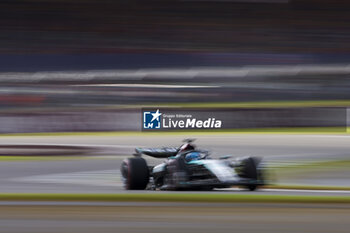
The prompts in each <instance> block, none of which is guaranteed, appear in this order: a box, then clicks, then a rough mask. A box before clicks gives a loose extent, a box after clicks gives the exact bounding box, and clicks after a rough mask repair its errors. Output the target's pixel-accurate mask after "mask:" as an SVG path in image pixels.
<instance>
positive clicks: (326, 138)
mask: <svg viewBox="0 0 350 233" xmlns="http://www.w3.org/2000/svg"><path fill="white" fill-rule="evenodd" d="M184 137H195V138H198V140H197V144H198V146H200V147H202V148H206V149H209V150H211V151H213V152H215V153H214V154H213V156H214V157H215V156H218V155H225V154H233V155H237V156H244V155H255V156H262V157H264V159H265V160H266V161H267V163H286V162H292V163H299V162H303V161H319V160H329V159H338V160H339V159H340V160H349V158H350V156H349V148H350V137H349V136H347V135H279V134H278V135H277V134H276V135H275V134H260V135H252V134H241V135H240V134H212V135H186V136H182V135H167V134H166V135H162V134H159V135H152V134H147V133H145V134H143V135H141V136H135V135H133V136H132V135H129V136H122V135H116V136H47V137H42V136H31V137H30V136H18V137H17V136H16V137H1V144H4V145H5V144H7V145H8V144H30V145H33V144H36V145H38V144H45V145H47V144H59V145H67V144H68V145H79V146H90V147H95V148H99V150H97V152H96V156H89V157H82V158H79V159H76V158H67V157H64V158H59V159H57V157H55V158H52V159H48V160H32V161H1V162H0V192H2V193H34V192H35V193H55V192H58V193H116V192H125V191H124V189H123V187H122V184H121V181H120V180H121V179H120V172H119V167H120V163H121V161H122V159H124V158H125V157H127V155H130V154H132V152H133V149H134V148H135V147H136V146H145V147H161V146H164V145H169V146H178V145H179V144H180V143H181V140H182V139H183V138H184ZM161 161H162V160H155V159H148V162H149V163H151V164H152V163H153V164H155V163H159V162H161ZM338 173H339V174H337V175H338V176H335V174H333V173H332V175H333V176H332V177H331V178H329V179H327V178H328V177H324V178H322V179H313V180H311V181H310V182H312V184H314V185H315V184H326V185H329V184H331V185H339V186H341V185H349V186H350V184H349V180H348V179H346V177H348V175H349V174H350V169H347V170H345V171H341V172H338ZM327 176H328V174H327ZM329 176H330V175H329ZM327 182H329V183H327ZM219 192H233V193H242V192H245V191H242V190H237V189H234V190H223V191H219ZM247 193H248V192H247ZM249 193H250V192H249ZM255 193H256V194H289V195H291V194H293V195H298V194H303V195H330V194H332V195H349V192H330V191H311V190H309V191H302V190H299V191H298V190H296V191H295V190H294V191H293V190H264V191H258V192H255Z"/></svg>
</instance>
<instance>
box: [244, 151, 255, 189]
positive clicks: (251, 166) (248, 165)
mask: <svg viewBox="0 0 350 233" xmlns="http://www.w3.org/2000/svg"><path fill="white" fill-rule="evenodd" d="M257 162H258V159H257V158H252V157H249V158H246V159H244V160H243V161H242V174H241V176H242V177H243V178H248V179H251V180H255V181H257V180H258V178H259V172H258V169H257V164H258V163H257ZM257 187H258V186H257V185H256V184H248V185H245V188H247V189H248V190H249V191H255V190H256V189H257Z"/></svg>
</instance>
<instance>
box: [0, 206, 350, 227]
mask: <svg viewBox="0 0 350 233" xmlns="http://www.w3.org/2000/svg"><path fill="white" fill-rule="evenodd" d="M0 204H1V206H0V208H1V210H2V211H1V212H0V225H1V229H0V232H33V233H34V232H35V233H40V232H45V233H50V232H60V233H65V232H76V233H79V232H170V233H171V232H257V231H258V232H318V233H319V232H348V229H349V227H350V223H349V221H348V220H349V218H350V211H349V206H344V205H342V206H340V205H324V204H318V205H307V204H303V205H301V204H299V205H296V204H293V205H288V204H200V203H197V204H191V203H112V204H111V203H54V202H53V203H32V204H30V203H29V204H28V203H26V204H23V203H19V204H12V203H6V202H5V203H0Z"/></svg>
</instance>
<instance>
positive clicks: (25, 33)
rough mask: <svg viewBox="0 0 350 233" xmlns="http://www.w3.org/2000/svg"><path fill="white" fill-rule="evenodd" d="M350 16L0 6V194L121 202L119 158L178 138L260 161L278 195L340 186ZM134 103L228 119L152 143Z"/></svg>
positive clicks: (122, 3) (328, 5) (168, 6)
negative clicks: (108, 196) (107, 196)
mask: <svg viewBox="0 0 350 233" xmlns="http://www.w3.org/2000/svg"><path fill="white" fill-rule="evenodd" d="M349 12H350V3H349V1H346V0H289V1H288V0H114V1H113V0H3V1H1V2H0V133H1V137H0V142H1V143H0V144H1V145H0V155H2V156H1V158H0V159H1V160H2V161H1V163H0V184H1V185H0V192H5V193H28V192H29V193H30V192H41V193H55V192H59V193H62V192H64V193H115V192H125V191H123V187H122V183H121V181H120V175H119V165H120V163H121V161H122V159H124V158H125V157H127V156H128V155H131V154H132V153H133V149H134V148H135V147H137V146H144V147H161V146H178V145H180V143H181V140H182V139H183V138H184V137H195V138H198V145H199V146H200V147H204V148H205V149H210V150H212V151H213V152H214V154H213V156H214V157H216V156H220V155H222V154H233V155H237V156H245V155H254V156H260V157H264V161H265V162H266V166H267V167H268V168H269V181H270V182H271V184H272V185H276V186H275V187H277V188H281V187H288V189H297V188H302V189H310V190H311V189H317V188H321V189H323V190H326V191H329V192H331V190H333V191H335V190H338V191H339V190H344V189H349V187H350V181H349V176H350V169H349V167H350V166H349V164H350V163H349V161H350V157H349V145H350V141H349V137H348V123H349V122H350V118H349V117H348V114H347V113H348V112H349V111H348V106H349V105H350V43H349V41H350V24H349V22H350V13H349ZM143 107H147V108H168V109H170V110H172V111H176V110H178V109H181V110H182V111H187V110H188V111H191V110H199V111H205V112H212V113H214V114H215V113H220V114H223V113H227V114H228V115H229V116H233V118H234V122H233V123H232V122H231V124H230V125H229V126H228V127H225V129H224V130H220V131H216V132H212V131H206V132H197V131H196V132H194V131H192V132H191V131H190V132H183V133H184V134H177V133H168V132H160V133H158V134H152V133H151V134H150V133H147V132H141V110H142V108H143ZM242 132H243V133H242ZM84 133H86V134H84ZM152 162H154V163H156V162H159V161H151V163H152ZM310 190H309V191H300V192H301V194H303V195H308V192H311V191H310ZM264 192H265V193H266V192H267V193H269V194H270V192H271V193H272V194H273V195H274V194H275V191H271V190H269V191H268V190H265V191H261V192H260V193H259V192H258V194H257V195H259V194H261V193H264ZM280 192H282V193H280ZM296 192H299V191H296ZM296 192H294V193H296ZM243 193H244V192H243ZM276 194H281V195H288V192H284V191H277V193H276ZM314 194H315V193H314ZM316 194H317V193H316ZM317 195H325V194H324V193H321V194H317ZM339 195H342V196H348V195H349V193H348V192H347V193H345V194H344V193H339ZM68 212H69V213H74V211H73V212H72V210H70V211H68ZM81 212H82V211H80V210H78V213H81ZM184 212H186V211H184ZM38 213H40V211H39V212H38ZM42 213H45V211H43V212H42ZM271 213H272V212H270V214H271ZM133 214H134V213H133ZM133 214H130V215H131V216H132V215H133ZM63 215H64V213H63ZM248 215H249V214H248ZM14 216H15V217H16V216H19V215H18V213H15V214H14ZM251 216H252V215H251ZM293 216H294V217H296V216H298V214H295V215H293ZM340 216H344V215H340ZM143 217H144V215H142V216H141V217H140V218H143ZM160 218H161V216H158V220H159V219H160ZM252 218H253V217H252ZM256 219H259V216H256ZM325 219H326V218H325ZM339 219H341V218H338V220H339ZM153 220H154V219H153ZM302 220H304V219H299V220H298V219H295V220H294V221H295V223H300V221H302ZM1 221H2V220H1V219H0V223H1V224H5V226H8V227H9V228H6V227H5V228H4V229H13V228H11V227H13V225H11V224H10V223H9V222H6V221H5V222H1ZM96 221H97V220H96ZM98 221H102V220H98ZM181 221H182V220H181ZM283 221H284V220H283ZM283 221H281V222H280V224H281V227H282V226H286V225H285V224H288V223H289V224H291V225H290V226H289V229H291V230H293V229H294V230H295V231H299V232H300V231H303V230H302V229H301V228H300V227H301V226H304V225H298V227H299V228H295V227H296V224H294V225H293V224H292V223H291V222H289V219H285V222H283ZM305 221H306V220H305ZM315 221H317V218H312V219H309V222H307V223H308V224H310V225H307V226H308V227H309V229H312V230H315V232H316V231H317V232H318V231H319V229H320V228H322V227H324V228H323V230H325V229H326V230H327V229H328V230H329V231H332V230H334V229H333V228H332V229H330V228H327V226H329V225H327V226H326V225H324V226H323V225H322V224H320V222H318V224H314V222H315ZM339 221H340V220H339ZM326 223H327V221H326V220H325V222H324V224H326ZM6 224H7V225H6ZM33 224H34V223H33ZM45 224H47V225H45ZM45 224H44V225H43V228H42V229H43V230H47V229H49V227H50V226H55V224H54V223H50V222H46V223H45ZM227 224H229V223H227ZM341 224H343V223H341ZM130 225H131V224H130V223H125V225H123V226H124V227H125V229H128V227H129V226H130ZM45 226H47V227H45ZM74 226H75V225H74ZM98 226H99V225H98V224H97V225H95V227H97V228H98ZM140 226H143V225H142V224H140ZM169 226H170V225H169V224H168V225H167V224H164V225H161V227H160V228H159V229H158V230H159V232H164V231H161V230H162V229H163V230H164V229H168V228H169ZM196 226H198V227H199V226H200V224H199V223H198V224H197V225H196ZM214 226H215V225H210V226H207V227H209V228H210V227H214ZM227 226H228V225H227ZM75 227H76V228H74V229H84V228H79V227H81V225H79V223H77V225H76V226H75ZM91 227H92V228H91V229H92V231H93V229H95V228H93V226H91ZM162 227H163V228H162ZM179 227H184V229H186V228H187V227H188V225H180V226H178V228H173V229H180V228H179ZM240 227H241V228H238V229H241V230H247V229H248V230H251V231H252V232H253V231H254V228H250V225H244V226H240ZM264 227H265V228H264V229H265V230H266V231H269V232H271V230H272V228H266V227H267V225H265V226H264ZM293 227H294V228H293ZM314 227H315V228H314ZM317 227H319V228H317ZM97 228H96V229H97ZM209 228H207V229H209ZM286 228H288V227H286ZM113 229H115V228H113V226H110V230H111V232H112V230H113ZM123 229H124V228H123ZM146 229H151V228H146ZM198 229H199V228H198ZM213 229H215V228H213ZM220 229H221V230H222V232H227V230H228V229H232V228H231V226H228V228H225V229H226V230H225V229H224V228H220ZM281 229H283V227H282V228H281ZM345 229H347V228H346V227H344V228H338V229H337V230H339V231H340V232H341V231H342V230H345ZM17 230H18V231H22V232H23V230H28V229H25V228H17ZM36 230H37V229H36ZM61 230H62V229H61ZM153 230H154V229H153ZM135 231H137V230H135ZM329 231H328V232H329ZM345 231H346V230H345ZM345 231H344V232H345ZM36 232H38V231H36ZM150 232H156V231H151V230H150Z"/></svg>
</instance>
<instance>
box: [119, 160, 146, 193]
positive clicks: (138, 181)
mask: <svg viewBox="0 0 350 233" xmlns="http://www.w3.org/2000/svg"><path fill="white" fill-rule="evenodd" d="M120 170H121V173H122V177H123V182H124V186H125V189H128V190H144V189H145V188H146V187H147V184H148V182H149V169H148V166H147V163H146V160H144V159H143V158H128V159H125V160H124V161H123V163H122V165H121V168H120Z"/></svg>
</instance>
